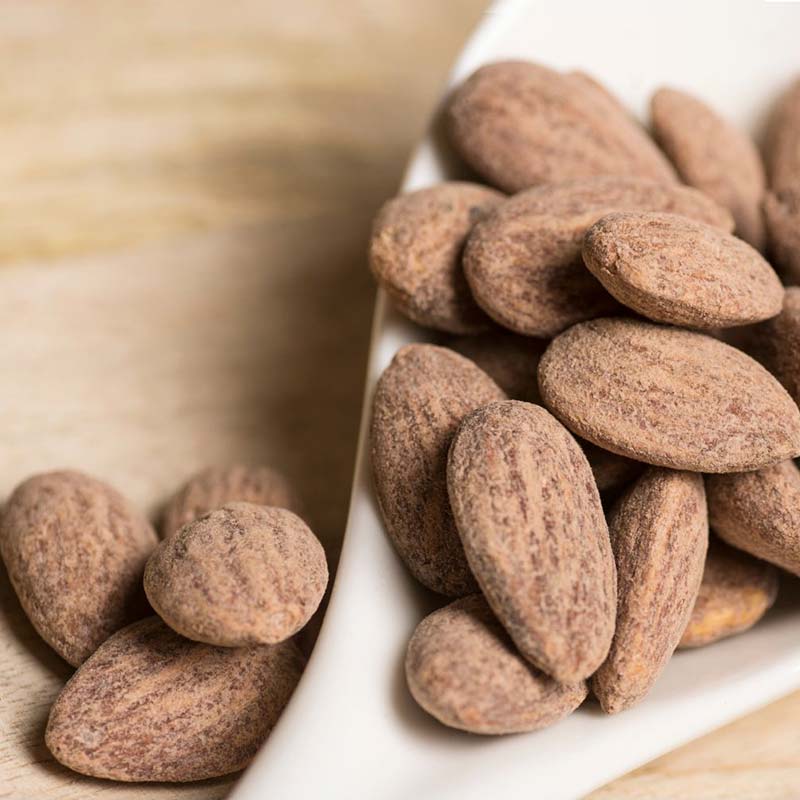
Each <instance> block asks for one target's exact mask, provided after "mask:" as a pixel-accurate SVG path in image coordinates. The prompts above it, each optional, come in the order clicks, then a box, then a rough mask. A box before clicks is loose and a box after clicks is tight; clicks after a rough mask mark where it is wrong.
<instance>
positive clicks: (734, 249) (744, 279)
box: [583, 211, 783, 329]
mask: <svg viewBox="0 0 800 800" xmlns="http://www.w3.org/2000/svg"><path fill="white" fill-rule="evenodd" d="M583 261H584V263H585V264H586V266H587V268H588V269H589V271H590V272H591V273H592V274H593V275H594V276H595V277H596V278H597V279H598V280H599V281H600V283H602V284H603V286H604V287H605V288H606V290H607V291H608V292H609V294H611V295H612V296H613V297H615V298H616V299H617V300H619V301H620V302H621V303H623V304H624V305H626V306H628V308H632V309H633V310H634V311H637V312H638V313H639V314H641V315H642V316H645V317H648V318H649V319H652V320H655V321H656V322H667V323H671V324H674V325H684V326H686V327H689V328H703V329H713V328H729V327H733V326H736V325H748V324H750V323H753V322H760V321H761V320H765V319H769V318H770V317H774V316H775V315H776V314H778V313H780V310H781V304H782V303H783V285H782V284H781V282H780V279H779V278H778V276H777V275H776V274H775V270H773V269H772V267H771V266H770V265H769V264H768V263H767V261H765V259H764V258H763V256H762V255H761V254H760V253H759V252H758V251H757V250H755V249H754V248H752V247H751V246H750V245H749V244H747V242H744V241H742V240H741V239H739V238H737V237H735V236H732V235H730V234H728V233H725V232H724V231H721V230H720V229H719V228H714V227H712V226H710V225H705V224H703V223H701V222H695V221H694V220H690V219H687V218H686V217H682V216H678V215H676V214H663V213H657V212H651V211H620V212H615V213H613V214H608V215H607V216H605V217H603V218H602V219H600V220H599V221H598V222H596V223H595V224H594V225H592V227H591V228H589V230H588V231H587V233H586V237H585V238H584V240H583Z"/></svg>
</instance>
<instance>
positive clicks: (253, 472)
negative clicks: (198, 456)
mask: <svg viewBox="0 0 800 800" xmlns="http://www.w3.org/2000/svg"><path fill="white" fill-rule="evenodd" d="M238 501H241V502H243V503H257V504H258V505H262V506H278V507H279V508H288V509H290V510H291V511H294V512H295V513H299V512H300V501H299V500H298V498H297V494H296V493H295V491H294V489H293V488H292V486H291V484H290V483H289V481H288V480H287V479H286V478H285V477H284V476H283V475H281V473H280V472H278V471H277V470H274V469H271V468H270V467H259V466H252V465H246V464H234V465H232V466H227V467H209V468H207V469H204V470H201V471H200V472H198V473H196V474H195V475H193V476H192V477H191V478H190V479H189V480H188V481H187V482H186V483H185V484H184V485H183V486H182V487H181V489H180V490H179V491H178V492H176V493H175V495H174V496H173V497H172V498H171V499H170V501H169V502H168V503H167V506H166V508H165V509H164V514H163V517H162V522H161V535H162V537H163V538H165V539H166V538H167V537H168V536H172V534H173V533H175V532H176V531H178V530H179V529H180V528H182V527H183V526H184V525H185V524H186V523H187V522H192V521H193V520H196V519H197V518H198V517H202V516H203V514H207V513H208V512H209V511H213V510H214V509H215V508H219V507H220V506H223V505H225V503H232V502H238Z"/></svg>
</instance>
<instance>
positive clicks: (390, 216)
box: [369, 181, 504, 333]
mask: <svg viewBox="0 0 800 800" xmlns="http://www.w3.org/2000/svg"><path fill="white" fill-rule="evenodd" d="M503 197H504V196H503V195H502V194H501V193H500V192H496V191H495V190H494V189H489V188H488V187H486V186H479V185H478V184H475V183H462V182H456V181H454V182H451V183H441V184H439V185H438V186H431V187H429V188H427V189H420V190H419V191H416V192H411V193H409V194H403V195H400V196H399V197H395V198H394V199H392V200H389V202H387V203H386V204H385V205H384V206H383V208H382V209H381V210H380V212H379V213H378V216H377V217H376V219H375V223H374V225H373V229H372V238H371V240H370V245H369V263H370V268H371V269H372V273H373V275H374V276H375V278H376V280H377V281H378V283H379V284H380V285H381V286H382V287H383V288H384V289H385V290H386V291H387V293H388V294H389V296H390V297H391V298H392V300H393V301H394V304H395V306H396V307H397V308H398V310H399V311H400V312H401V313H402V314H404V315H405V316H407V317H408V318H409V319H411V320H413V321H414V322H416V323H417V324H419V325H424V326H425V327H427V328H434V329H436V330H440V331H447V332H450V333H477V332H479V331H482V330H486V329H487V328H488V327H489V319H488V318H487V317H486V315H485V314H484V313H483V312H482V311H481V309H480V308H478V306H477V305H476V304H475V301H474V300H473V299H472V295H471V294H470V290H469V286H468V285H467V281H466V279H465V278H464V272H463V270H462V268H461V252H462V250H463V248H464V242H465V241H466V239H467V234H468V233H469V232H470V230H471V229H472V226H473V225H474V224H475V223H476V222H477V221H478V220H479V219H481V218H482V217H484V216H485V215H486V214H487V212H489V211H490V210H491V209H492V208H494V207H495V206H496V205H497V204H498V203H499V202H500V201H501V200H502V199H503Z"/></svg>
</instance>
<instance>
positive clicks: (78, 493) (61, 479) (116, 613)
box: [0, 470, 158, 666]
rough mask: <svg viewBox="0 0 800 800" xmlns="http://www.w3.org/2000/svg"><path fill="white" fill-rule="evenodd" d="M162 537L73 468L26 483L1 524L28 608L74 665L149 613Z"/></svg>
mask: <svg viewBox="0 0 800 800" xmlns="http://www.w3.org/2000/svg"><path fill="white" fill-rule="evenodd" d="M157 541H158V540H157V538H156V534H155V531H154V530H153V529H152V527H151V526H150V524H149V523H148V521H147V520H146V519H145V518H144V516H142V515H141V514H140V513H139V512H138V511H136V510H135V509H134V508H133V507H132V506H131V505H130V503H128V501H127V500H126V499H125V498H124V497H122V495H121V494H119V492H117V491H116V490H114V489H112V488H111V487H110V486H108V485H107V484H105V483H102V482H101V481H98V480H96V479H94V478H91V477H89V476H88V475H84V474H82V473H80V472H75V471H72V470H62V471H59V472H48V473H44V474H41V475H36V476H34V477H32V478H29V479H28V480H27V481H25V482H24V483H22V484H20V485H19V486H18V487H17V489H16V490H15V491H14V493H13V494H12V495H11V497H10V499H9V500H8V503H7V504H6V507H5V509H4V511H3V515H2V521H1V522H0V552H2V556H3V560H4V561H5V564H6V567H7V569H8V574H9V577H10V579H11V583H12V584H13V586H14V589H15V590H16V592H17V596H18V597H19V600H20V603H21V604H22V607H23V608H24V609H25V613H26V614H27V615H28V618H29V619H30V621H31V622H32V623H33V626H34V627H35V628H36V630H37V631H38V632H39V634H40V635H41V637H42V638H43V639H44V640H45V641H46V642H47V643H48V644H49V645H50V646H51V647H52V648H53V649H54V650H55V651H56V652H57V653H58V654H59V655H60V656H61V657H62V658H64V659H65V660H66V661H68V662H69V663H70V664H72V665H73V666H78V665H79V664H81V663H82V662H83V661H85V660H86V659H87V658H88V657H89V656H90V655H91V654H92V653H93V652H94V651H95V650H96V649H97V648H98V647H99V646H100V645H101V644H102V643H103V642H104V641H105V640H106V639H107V638H108V637H109V636H110V635H111V634H112V633H114V631H116V630H119V629H120V628H121V627H123V626H124V625H126V624H128V623H129V622H131V621H133V620H135V619H137V618H139V617H141V616H143V615H144V614H146V613H148V612H147V603H146V601H145V598H144V594H143V592H142V588H141V581H142V572H143V570H144V565H145V562H146V561H147V559H148V557H149V555H150V553H151V552H152V550H153V548H155V546H156V544H157Z"/></svg>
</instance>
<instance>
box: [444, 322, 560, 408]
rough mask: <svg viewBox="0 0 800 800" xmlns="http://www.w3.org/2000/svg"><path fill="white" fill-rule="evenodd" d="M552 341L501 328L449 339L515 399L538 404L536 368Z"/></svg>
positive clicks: (450, 343) (451, 343) (457, 350)
mask: <svg viewBox="0 0 800 800" xmlns="http://www.w3.org/2000/svg"><path fill="white" fill-rule="evenodd" d="M548 344H549V343H548V342H547V341H546V340H545V339H532V338H531V337H529V336H518V335H517V334H514V333H509V332H508V331H503V330H500V329H497V330H493V331H492V332H491V333H482V334H479V335H478V336H460V337H458V338H456V339H453V340H452V341H450V342H448V345H449V346H450V347H451V348H452V349H453V350H455V351H456V352H457V353H461V355H462V356H466V357H467V358H468V359H469V360H470V361H473V362H474V363H475V364H477V365H478V366H479V367H480V368H481V369H482V370H483V371H484V372H485V373H486V374H487V375H488V376H489V377H490V378H491V379H492V380H493V381H494V382H495V383H496V384H497V385H498V386H499V387H500V388H501V389H502V390H503V391H504V392H505V393H506V394H507V395H508V396H509V397H510V398H511V399H512V400H525V401H527V402H529V403H538V402H540V400H539V383H538V381H537V380H536V371H537V369H538V367H539V359H540V358H541V357H542V353H544V351H545V350H546V349H547V345H548Z"/></svg>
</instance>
